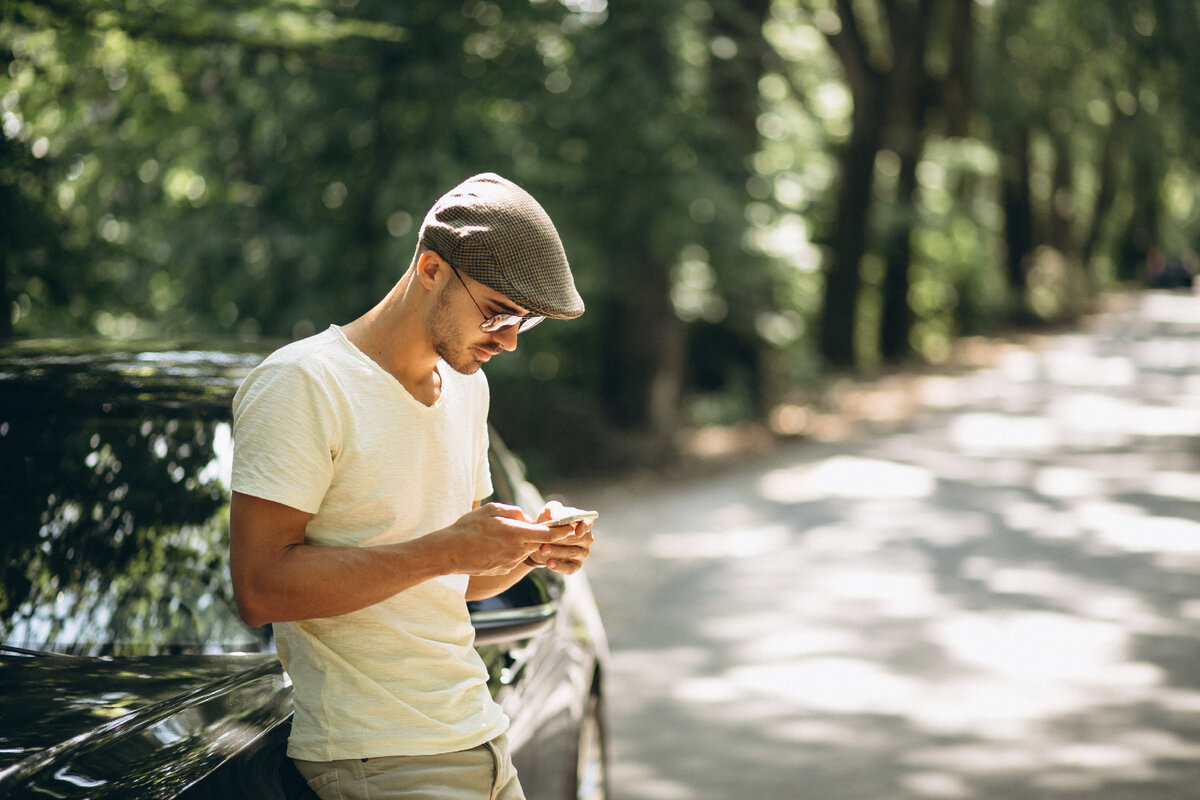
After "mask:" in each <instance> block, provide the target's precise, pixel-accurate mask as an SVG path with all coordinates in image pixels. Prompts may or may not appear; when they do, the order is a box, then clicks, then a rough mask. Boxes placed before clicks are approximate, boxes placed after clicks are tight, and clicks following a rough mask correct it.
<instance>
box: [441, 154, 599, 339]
mask: <svg viewBox="0 0 1200 800" xmlns="http://www.w3.org/2000/svg"><path fill="white" fill-rule="evenodd" d="M418 247H423V248H428V249H429V250H432V251H433V252H435V253H437V254H438V255H439V256H441V257H442V258H444V259H446V260H447V261H449V262H450V263H451V264H453V265H454V267H455V268H456V269H457V270H459V271H460V272H462V273H463V274H465V275H470V276H471V277H472V278H474V279H475V280H477V281H479V282H480V283H482V284H483V285H484V286H487V287H488V288H490V289H495V290H496V291H497V292H500V294H502V295H504V296H505V297H507V298H508V299H509V300H512V301H513V302H514V303H516V304H517V305H520V306H523V307H524V308H527V309H529V311H531V312H533V313H535V314H541V315H542V316H546V317H552V318H555V319H574V318H575V317H578V316H579V315H580V314H582V313H583V298H581V297H580V296H579V292H578V291H577V290H576V289H575V280H574V278H573V277H572V275H571V267H570V265H569V264H568V263H567V254H566V253H565V252H564V251H563V246H562V242H561V241H560V240H559V238H558V231H557V230H555V228H554V223H553V222H551V221H550V216H549V215H548V214H547V213H546V211H545V209H543V208H542V207H541V205H539V204H538V202H537V201H536V200H534V199H533V197H532V196H531V195H530V194H529V193H528V192H526V191H525V190H524V189H522V188H521V187H520V186H517V185H516V184H515V183H513V182H512V181H510V180H507V179H505V178H502V177H500V176H499V175H495V174H493V173H490V172H487V173H483V174H481V175H475V176H474V177H471V178H467V179H466V180H465V181H463V182H462V183H460V184H459V185H458V186H455V187H454V188H453V189H451V190H450V191H448V192H446V193H445V194H444V195H442V196H441V197H440V198H438V200H437V202H436V203H434V204H433V208H431V209H429V213H428V214H426V215H425V221H424V222H422V223H421V233H420V237H419V240H418Z"/></svg>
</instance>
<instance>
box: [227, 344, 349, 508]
mask: <svg viewBox="0 0 1200 800" xmlns="http://www.w3.org/2000/svg"><path fill="white" fill-rule="evenodd" d="M340 438H341V437H340V426H339V425H338V418H337V411H336V407H335V405H334V403H333V402H332V400H331V399H330V397H329V393H328V392H327V391H326V390H325V389H324V387H322V385H321V384H320V382H319V381H318V379H317V378H316V376H314V375H312V374H310V373H309V372H308V371H307V370H305V369H304V368H303V367H301V366H300V365H298V364H295V363H291V362H286V361H284V362H271V361H267V362H264V363H263V364H262V365H260V366H259V367H258V368H257V369H255V370H254V371H253V372H251V373H250V375H249V376H247V378H246V380H245V382H243V384H242V386H241V387H240V388H239V389H238V392H237V394H236V395H235V396H234V400H233V439H234V449H233V486H232V488H233V490H234V491H236V492H240V493H242V494H248V495H252V496H254V497H261V498H263V499H264V500H271V501H274V502H276V503H282V504H284V505H287V506H291V507H292V508H296V509H299V510H300V511H304V512H307V513H309V514H315V513H317V511H318V509H319V508H320V507H321V501H322V499H323V498H324V496H325V493H326V491H327V490H328V489H329V485H330V482H331V481H332V480H333V460H334V458H335V456H336V454H337V452H338V450H339V448H340Z"/></svg>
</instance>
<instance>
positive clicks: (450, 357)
mask: <svg viewBox="0 0 1200 800" xmlns="http://www.w3.org/2000/svg"><path fill="white" fill-rule="evenodd" d="M473 300H474V302H472V301H473ZM476 302H477V303H479V306H476V305H475V303H476ZM481 309H482V310H483V311H484V312H487V313H520V310H519V309H516V308H515V307H514V306H513V305H512V303H510V302H508V300H507V299H506V298H503V297H502V296H500V295H499V294H498V293H496V292H493V291H492V290H489V289H486V287H482V285H481V284H475V287H474V288H473V289H472V292H471V294H468V293H467V292H466V291H465V290H464V287H463V285H461V284H460V283H459V282H458V281H457V280H454V279H453V278H451V280H449V281H446V282H445V283H443V284H442V287H441V289H440V290H439V292H438V296H437V298H436V299H435V302H434V306H433V309H432V310H431V311H430V314H429V336H430V341H431V343H432V344H433V349H434V352H436V353H437V354H438V356H439V357H440V358H441V359H442V360H443V361H445V362H446V363H447V364H449V365H450V367H451V368H452V369H453V370H455V371H456V372H461V373H463V374H464V375H470V374H471V373H473V372H477V371H478V370H479V368H480V367H481V366H483V364H484V363H485V362H486V361H488V360H489V359H490V358H491V357H492V356H495V355H498V354H499V353H500V352H501V351H503V350H515V349H516V347H517V329H516V328H515V327H514V328H509V329H508V330H503V331H497V332H495V333H484V332H483V331H481V330H479V323H480V322H482V321H483V317H481V315H480V311H481Z"/></svg>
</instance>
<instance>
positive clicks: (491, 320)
mask: <svg viewBox="0 0 1200 800" xmlns="http://www.w3.org/2000/svg"><path fill="white" fill-rule="evenodd" d="M543 319H545V317H518V316H517V315H516V314H497V315H496V316H494V317H488V318H487V319H485V320H484V321H483V322H482V323H481V324H480V326H479V329H480V330H481V331H483V332H484V333H499V332H500V331H506V330H508V329H509V328H512V327H514V326H516V329H517V333H524V332H525V331H527V330H529V329H530V328H532V327H533V326H534V325H537V324H538V323H539V322H541V321H542V320H543Z"/></svg>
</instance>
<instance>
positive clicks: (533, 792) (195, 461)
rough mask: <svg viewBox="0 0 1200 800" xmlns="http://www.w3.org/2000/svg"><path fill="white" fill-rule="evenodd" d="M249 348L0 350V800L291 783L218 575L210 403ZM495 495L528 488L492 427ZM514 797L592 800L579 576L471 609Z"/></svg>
mask: <svg viewBox="0 0 1200 800" xmlns="http://www.w3.org/2000/svg"><path fill="white" fill-rule="evenodd" d="M262 355H263V354H262V353H261V352H256V351H248V350H239V349H237V348H224V349H217V350H214V349H211V348H189V347H145V346H139V347H138V348H136V349H134V348H128V347H117V346H107V347H106V346H100V345H95V344H92V345H86V346H83V345H79V344H73V343H62V342H59V343H45V342H43V343H37V344H28V343H27V344H18V345H11V346H9V347H7V348H4V349H0V513H2V516H0V519H2V520H3V522H2V525H3V535H2V536H0V556H2V558H0V570H3V580H2V581H0V798H17V797H58V798H84V797H86V798H118V797H119V798H192V799H194V800H199V798H222V799H226V798H234V797H254V798H280V797H289V798H290V797H312V794H311V792H309V790H308V788H307V787H306V786H305V785H304V783H303V781H302V780H301V778H300V776H299V774H298V773H296V771H295V769H294V767H293V766H292V764H291V762H290V761H289V760H288V759H287V758H286V757H285V755H284V751H285V746H286V740H287V735H288V731H289V729H290V725H291V714H292V696H291V684H290V682H289V680H288V677H287V675H286V674H285V673H284V672H283V670H282V668H281V667H280V664H279V661H278V659H277V657H276V656H275V654H274V650H273V646H272V641H271V636H270V628H269V626H268V627H265V628H258V629H255V628H249V627H247V626H246V625H244V624H243V623H242V622H241V620H240V619H239V618H238V616H237V613H236V611H235V608H234V604H233V598H232V591H231V589H230V583H229V573H228V561H227V553H228V501H229V496H228V485H229V471H230V453H231V444H232V442H231V436H230V422H229V416H230V400H231V398H232V396H233V392H234V390H235V389H236V388H237V386H238V384H239V382H240V381H241V379H242V378H243V377H244V376H245V374H246V373H247V372H248V371H249V370H250V369H251V368H252V367H253V366H254V365H255V364H257V363H258V362H259V360H261V358H262ZM491 458H492V470H493V480H494V483H495V486H496V494H495V499H496V500H499V501H502V502H509V503H515V504H517V505H520V506H522V507H523V508H525V510H526V512H527V513H530V512H536V511H538V510H540V508H541V507H542V498H541V497H540V496H539V495H538V493H537V491H536V489H534V487H533V486H531V485H530V484H529V483H528V482H527V481H526V480H525V479H524V478H523V476H522V470H521V468H520V465H519V463H518V462H517V460H516V459H515V458H514V457H513V456H512V455H511V454H510V453H509V452H508V451H506V450H505V449H504V446H503V445H502V444H501V442H500V440H499V438H498V437H493V448H492V453H491ZM471 614H472V620H473V622H474V623H475V628H476V647H477V649H478V650H479V652H480V654H481V655H482V656H483V659H484V662H485V663H486V664H487V667H488V669H489V671H490V674H491V681H490V687H491V691H492V693H493V695H494V696H495V698H496V699H497V700H498V701H499V703H500V704H501V705H502V706H503V708H504V709H505V711H506V712H507V713H508V715H509V717H510V719H511V720H512V726H511V728H510V730H509V739H510V741H511V743H512V746H513V759H514V762H515V763H516V765H517V769H518V771H519V773H520V775H521V782H522V784H523V786H524V787H525V790H526V792H527V794H528V796H529V798H530V800H567V798H590V799H591V800H602V798H606V797H607V795H608V792H607V778H606V776H607V770H606V765H605V736H604V724H603V716H602V707H603V702H602V701H603V692H602V689H601V686H602V678H603V672H604V665H605V658H606V643H605V639H604V631H603V628H602V626H601V622H600V617H599V614H598V613H597V610H596V606H595V603H594V601H593V599H592V595H591V591H590V589H589V587H588V584H587V580H586V578H585V577H584V576H583V574H582V573H580V574H576V575H573V576H570V577H567V578H563V577H562V576H560V575H557V574H555V573H552V572H549V571H547V570H535V571H534V572H533V573H531V574H530V576H529V577H528V578H526V579H525V580H523V581H521V582H520V583H518V584H517V585H516V586H514V587H513V588H512V589H510V590H509V591H508V592H506V593H505V594H503V595H501V596H499V597H496V598H492V599H490V600H487V601H483V602H479V603H473V604H472V605H471Z"/></svg>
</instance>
